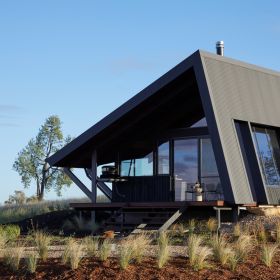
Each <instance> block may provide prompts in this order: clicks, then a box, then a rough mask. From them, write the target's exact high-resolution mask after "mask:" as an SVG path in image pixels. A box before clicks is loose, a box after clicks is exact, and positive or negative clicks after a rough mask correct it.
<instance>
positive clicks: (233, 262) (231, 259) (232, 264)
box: [229, 252, 240, 270]
mask: <svg viewBox="0 0 280 280" xmlns="http://www.w3.org/2000/svg"><path fill="white" fill-rule="evenodd" d="M239 260H240V258H239V256H238V254H237V252H232V254H231V255H230V257H229V264H230V269H232V270H234V269H235V267H236V264H237V263H238V262H239Z"/></svg>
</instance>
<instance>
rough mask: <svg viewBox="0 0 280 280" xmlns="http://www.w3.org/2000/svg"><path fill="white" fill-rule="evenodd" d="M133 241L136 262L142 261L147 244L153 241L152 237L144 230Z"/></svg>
mask: <svg viewBox="0 0 280 280" xmlns="http://www.w3.org/2000/svg"><path fill="white" fill-rule="evenodd" d="M133 242H134V244H135V254H134V258H135V260H136V262H138V263H141V262H142V259H143V255H144V251H145V249H146V246H147V245H148V244H149V243H150V242H151V237H150V235H149V234H147V233H145V232H142V233H140V234H139V235H138V236H137V237H136V238H135V239H134V240H133Z"/></svg>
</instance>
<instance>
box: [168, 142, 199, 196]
mask: <svg viewBox="0 0 280 280" xmlns="http://www.w3.org/2000/svg"><path fill="white" fill-rule="evenodd" d="M174 176H175V178H174V179H175V201H183V200H186V199H187V200H191V199H190V198H189V197H188V196H186V194H188V193H186V191H187V186H188V184H194V183H195V182H197V180H198V156H197V139H187V140H175V141H174Z"/></svg>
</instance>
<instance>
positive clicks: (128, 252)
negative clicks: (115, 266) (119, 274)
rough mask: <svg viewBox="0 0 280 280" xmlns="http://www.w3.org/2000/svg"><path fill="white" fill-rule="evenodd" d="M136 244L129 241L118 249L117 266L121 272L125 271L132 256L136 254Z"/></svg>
mask: <svg viewBox="0 0 280 280" xmlns="http://www.w3.org/2000/svg"><path fill="white" fill-rule="evenodd" d="M135 247H136V244H135V243H134V242H133V241H132V240H129V241H127V242H126V243H125V244H124V245H123V246H121V248H120V252H119V256H118V258H119V264H120V269H121V270H126V268H127V266H128V265H129V264H130V263H131V262H132V260H133V258H134V254H135V252H136V248H135Z"/></svg>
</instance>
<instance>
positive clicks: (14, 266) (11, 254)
mask: <svg viewBox="0 0 280 280" xmlns="http://www.w3.org/2000/svg"><path fill="white" fill-rule="evenodd" d="M23 251H24V244H23V243H21V244H18V246H17V247H14V248H12V249H9V250H7V255H6V257H7V259H8V263H9V264H10V267H11V270H12V271H13V272H15V271H17V270H18V267H19V261H20V259H21V257H22V254H23Z"/></svg>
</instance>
